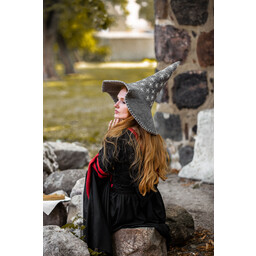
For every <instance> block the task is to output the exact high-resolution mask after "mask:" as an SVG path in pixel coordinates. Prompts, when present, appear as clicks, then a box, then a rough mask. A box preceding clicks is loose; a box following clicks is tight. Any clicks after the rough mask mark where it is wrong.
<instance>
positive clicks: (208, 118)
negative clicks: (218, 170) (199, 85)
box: [179, 109, 214, 183]
mask: <svg viewBox="0 0 256 256" xmlns="http://www.w3.org/2000/svg"><path fill="white" fill-rule="evenodd" d="M197 119H198V123H197V127H198V128H197V135H196V141H195V147H194V157H193V160H192V162H191V163H189V164H188V165H185V166H184V167H183V168H182V169H181V171H180V172H179V177H183V178H189V179H197V180H202V181H203V182H209V183H213V182H214V174H213V153H214V150H213V137H214V136H213V125H214V124H213V109H207V110H202V111H200V112H199V113H198V118H197Z"/></svg>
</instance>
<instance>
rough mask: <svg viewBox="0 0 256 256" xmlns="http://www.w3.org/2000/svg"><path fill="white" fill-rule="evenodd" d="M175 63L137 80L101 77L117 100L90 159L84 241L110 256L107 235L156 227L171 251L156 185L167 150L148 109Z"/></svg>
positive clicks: (84, 202)
mask: <svg viewBox="0 0 256 256" xmlns="http://www.w3.org/2000/svg"><path fill="white" fill-rule="evenodd" d="M178 64H179V62H176V63H174V64H172V65H171V66H168V67H167V68H165V69H164V70H162V71H159V72H158V73H156V74H154V75H153V76H150V77H147V78H145V79H143V80H141V81H138V82H135V83H131V84H126V83H124V82H122V81H115V80H114V81H108V80H107V81H103V87H102V90H103V92H108V93H109V94H110V96H111V97H112V98H113V100H114V101H115V105H114V107H115V114H114V120H112V121H110V123H109V127H108V131H107V134H106V135H105V137H104V140H103V147H102V148H101V150H100V151H99V153H98V154H97V155H96V156H95V157H94V158H93V159H92V160H91V162H90V164H89V167H88V172H87V175H86V184H85V191H84V196H83V215H84V219H85V223H84V224H85V226H86V228H85V232H84V235H85V242H87V244H88V247H89V248H91V249H92V250H94V251H100V252H104V253H105V254H107V255H112V254H113V252H112V241H111V236H112V234H113V233H114V232H116V231H117V230H119V229H121V228H135V227H154V228H155V229H156V230H157V231H158V232H159V233H160V234H161V235H162V236H163V237H164V238H165V239H166V245H167V250H168V249H169V243H170V234H169V227H168V226H167V225H166V224H165V218H166V214H165V207H164V203H163V200H162V197H161V194H160V193H159V191H158V189H157V184H158V182H159V178H161V179H162V180H165V179H166V176H165V175H166V170H167V168H168V164H169V163H168V161H169V157H168V153H167V151H166V149H165V144H164V141H163V139H162V138H161V136H160V135H159V134H157V131H156V129H155V126H154V122H153V118H152V114H151V107H152V105H153V102H154V100H155V98H156V95H157V93H158V92H159V91H160V90H161V89H162V88H163V86H164V85H165V83H166V81H167V80H168V79H169V78H170V76H171V74H172V73H173V71H174V70H175V69H176V67H177V66H178Z"/></svg>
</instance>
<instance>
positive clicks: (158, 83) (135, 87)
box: [102, 61, 180, 135]
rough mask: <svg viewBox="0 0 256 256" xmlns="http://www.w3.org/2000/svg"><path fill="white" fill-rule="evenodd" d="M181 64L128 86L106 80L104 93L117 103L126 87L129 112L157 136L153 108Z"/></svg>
mask: <svg viewBox="0 0 256 256" xmlns="http://www.w3.org/2000/svg"><path fill="white" fill-rule="evenodd" d="M179 64H180V61H177V62H175V63H173V64H172V65H170V66H168V67H166V68H165V69H163V70H160V71H158V72H157V73H155V74H154V75H152V76H149V77H146V78H144V79H142V80H140V81H137V82H134V83H129V84H127V83H125V82H123V81H118V80H104V81H103V83H102V91H103V92H107V93H108V94H109V95H110V96H111V97H112V99H113V100H114V102H117V100H118V99H117V95H118V93H119V91H120V90H121V88H122V87H123V86H125V87H126V88H127V90H128V92H127V94H126V96H125V102H126V105H127V108H128V110H129V112H130V113H131V115H132V116H133V117H134V119H135V120H136V121H137V122H138V124H139V125H140V126H141V127H142V128H143V129H145V130H146V131H147V132H149V133H152V134H155V135H157V134H158V133H157V131H156V128H155V125H154V121H153V117H152V114H151V108H152V105H153V103H154V101H155V99H156V97H157V94H158V93H159V92H160V91H161V89H162V88H163V87H164V85H165V83H166V81H167V80H168V79H169V78H170V76H171V75H172V73H173V71H174V70H175V69H176V68H177V66H178V65H179Z"/></svg>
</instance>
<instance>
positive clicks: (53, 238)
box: [43, 225, 90, 256]
mask: <svg viewBox="0 0 256 256" xmlns="http://www.w3.org/2000/svg"><path fill="white" fill-rule="evenodd" d="M43 232H44V237H43V252H44V254H43V255H44V256H69V255H72V256H90V253H89V251H88V247H87V244H86V243H85V242H84V241H82V240H81V239H79V238H78V237H76V236H74V235H73V234H71V233H70V232H69V231H67V230H65V229H61V228H59V227H58V226H54V225H52V226H44V231H43Z"/></svg>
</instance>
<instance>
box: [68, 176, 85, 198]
mask: <svg viewBox="0 0 256 256" xmlns="http://www.w3.org/2000/svg"><path fill="white" fill-rule="evenodd" d="M84 183H85V177H84V178H81V179H79V180H77V181H76V184H75V186H74V187H73V188H72V191H71V193H70V197H73V196H76V195H82V194H83V191H84Z"/></svg>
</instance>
